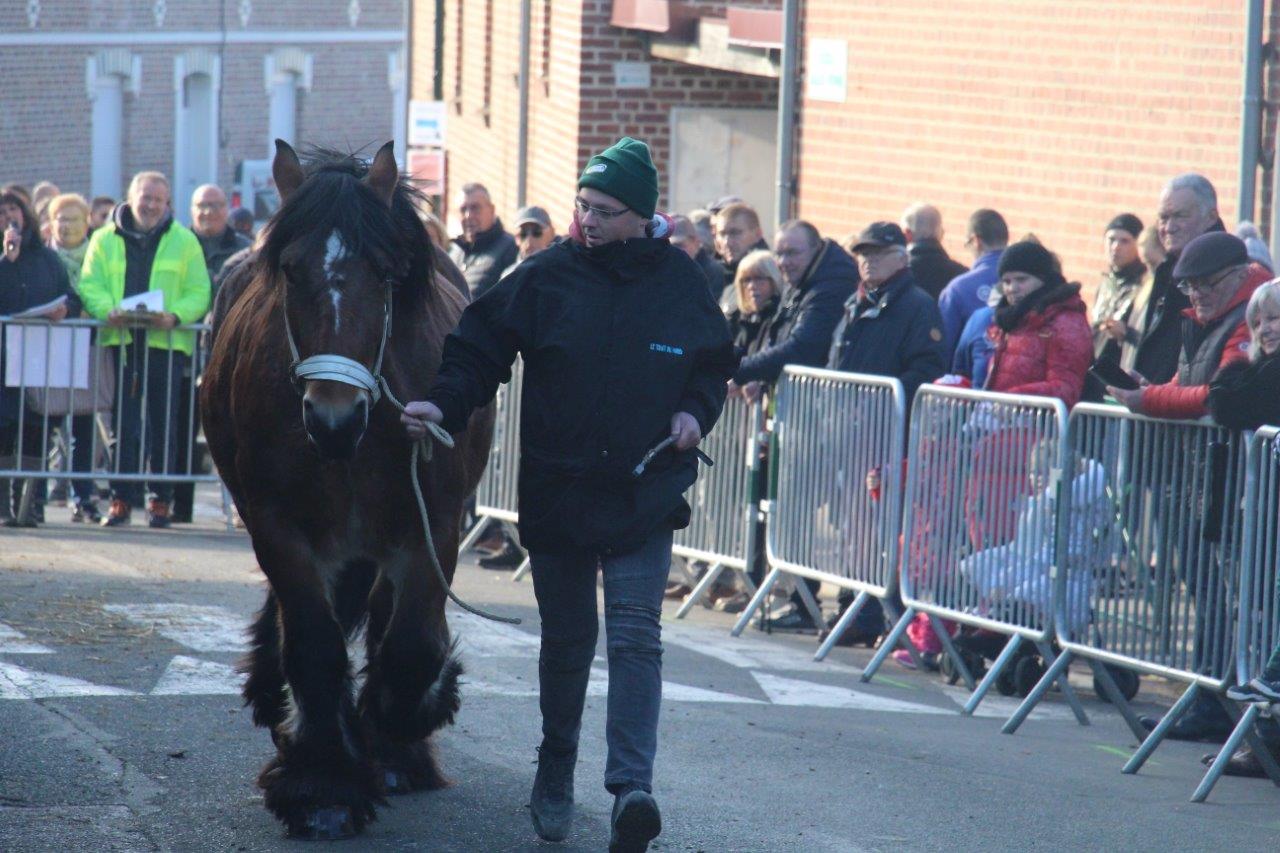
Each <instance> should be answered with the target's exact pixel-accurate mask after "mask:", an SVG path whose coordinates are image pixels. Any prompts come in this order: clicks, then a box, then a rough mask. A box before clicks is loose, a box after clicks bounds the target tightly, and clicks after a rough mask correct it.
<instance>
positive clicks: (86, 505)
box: [71, 501, 102, 524]
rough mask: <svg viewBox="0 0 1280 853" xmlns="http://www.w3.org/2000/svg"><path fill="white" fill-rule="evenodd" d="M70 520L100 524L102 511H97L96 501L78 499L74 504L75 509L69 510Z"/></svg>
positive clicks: (78, 522)
mask: <svg viewBox="0 0 1280 853" xmlns="http://www.w3.org/2000/svg"><path fill="white" fill-rule="evenodd" d="M71 520H72V521H74V522H75V523H77V524H80V523H81V522H85V523H88V524H101V523H102V513H100V512H98V504H97V503H96V502H94V501H80V502H79V503H78V504H76V507H75V509H73V510H71Z"/></svg>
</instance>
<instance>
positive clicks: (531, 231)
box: [520, 225, 542, 239]
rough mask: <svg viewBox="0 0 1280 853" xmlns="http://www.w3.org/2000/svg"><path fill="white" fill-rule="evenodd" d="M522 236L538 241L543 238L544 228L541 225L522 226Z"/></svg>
mask: <svg viewBox="0 0 1280 853" xmlns="http://www.w3.org/2000/svg"><path fill="white" fill-rule="evenodd" d="M520 236H521V237H533V238H534V239H537V238H539V237H541V236H542V226H541V225H521V226H520Z"/></svg>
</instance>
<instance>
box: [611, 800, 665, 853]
mask: <svg viewBox="0 0 1280 853" xmlns="http://www.w3.org/2000/svg"><path fill="white" fill-rule="evenodd" d="M611 827H612V828H611V830H610V832H609V853H644V851H646V850H648V849H649V842H650V841H652V840H653V839H655V838H657V837H658V834H659V833H660V832H662V815H661V814H660V813H659V812H658V803H657V801H656V800H654V799H653V795H652V794H650V793H649V792H648V791H642V790H640V789H639V788H633V789H631V790H629V791H624V792H623V793H621V794H619V795H618V798H617V799H616V800H614V802H613V820H612V822H611Z"/></svg>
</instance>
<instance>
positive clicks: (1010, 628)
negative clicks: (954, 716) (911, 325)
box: [862, 385, 1087, 724]
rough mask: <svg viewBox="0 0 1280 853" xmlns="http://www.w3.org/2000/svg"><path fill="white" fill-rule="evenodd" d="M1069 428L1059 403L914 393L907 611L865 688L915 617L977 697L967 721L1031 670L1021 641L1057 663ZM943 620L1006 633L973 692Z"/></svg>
mask: <svg viewBox="0 0 1280 853" xmlns="http://www.w3.org/2000/svg"><path fill="white" fill-rule="evenodd" d="M1066 424H1067V410H1066V407H1065V406H1064V405H1063V403H1062V401H1061V400H1056V399H1051V398H1046V397H1032V396H1025V395H1013V394H999V393H994V392H987V391H973V390H968V389H962V388H951V387H942V386H937V385H926V386H924V387H922V388H921V389H920V391H919V392H918V393H917V395H916V398H915V404H914V408H913V410H912V417H911V442H910V452H909V453H908V456H907V458H908V466H907V483H906V489H905V496H904V502H903V513H902V532H903V553H904V556H903V560H902V569H901V585H902V599H903V601H904V603H905V604H906V606H907V607H906V611H905V613H904V614H903V615H902V617H901V618H900V619H899V620H898V622H897V624H895V625H894V627H893V629H892V631H891V632H890V634H889V636H888V638H887V639H886V641H885V642H884V643H882V644H881V647H880V650H879V651H878V652H877V654H876V655H875V657H874V658H873V659H872V660H871V662H870V664H868V666H867V668H866V670H864V672H863V674H862V680H864V681H868V680H870V679H871V678H872V677H873V676H874V675H875V673H876V671H877V670H878V669H879V667H880V665H881V664H882V663H883V662H884V659H885V657H886V656H888V654H889V652H890V651H892V649H893V647H894V646H896V645H897V644H898V642H899V641H900V640H901V637H902V634H903V632H904V631H905V630H906V628H907V626H908V624H909V623H910V622H911V621H912V620H913V619H914V618H915V616H916V614H917V613H924V614H926V615H927V617H928V620H929V623H930V624H931V626H932V627H933V630H934V632H935V633H936V634H937V636H938V639H939V640H940V642H941V644H942V647H943V650H944V652H945V654H946V655H947V656H948V658H949V660H950V662H951V665H952V666H954V667H955V672H956V673H957V674H958V675H959V677H962V678H963V679H964V681H965V683H966V684H967V685H968V686H969V687H970V688H971V689H973V690H974V692H973V695H972V696H971V697H970V698H969V701H968V703H967V704H966V705H965V707H964V713H966V714H972V713H973V712H974V711H975V710H976V709H977V707H978V705H979V704H980V703H981V702H982V699H983V698H984V697H985V696H986V694H987V692H988V691H989V690H990V688H991V687H992V686H993V685H995V684H996V682H997V680H998V679H1000V678H1001V676H1002V674H1003V673H1004V672H1005V670H1006V669H1007V668H1009V667H1011V666H1014V665H1015V664H1016V665H1017V666H1018V667H1022V668H1024V669H1025V667H1026V666H1028V665H1034V658H1033V657H1031V656H1028V655H1024V656H1022V658H1021V659H1019V658H1018V651H1019V649H1020V648H1021V647H1022V646H1023V644H1024V643H1031V644H1032V645H1033V647H1034V648H1035V650H1036V651H1038V652H1039V654H1040V656H1041V658H1042V659H1043V660H1044V661H1045V664H1046V665H1048V664H1051V663H1052V662H1053V661H1054V658H1055V655H1054V651H1053V649H1052V648H1051V646H1050V639H1051V637H1052V632H1053V585H1052V580H1051V570H1052V566H1053V549H1054V535H1053V533H1054V513H1055V510H1054V506H1055V502H1056V501H1057V500H1058V499H1059V498H1058V492H1059V490H1060V489H1061V488H1062V483H1061V482H1060V478H1061V473H1062V471H1063V470H1064V467H1065V466H1064V451H1065V447H1064V438H1065V433H1066ZM942 619H949V620H952V621H954V622H958V623H960V624H962V625H966V626H969V627H971V628H974V629H985V630H987V631H991V632H995V633H996V634H1001V635H1005V636H1008V637H1009V639H1008V641H1007V642H1006V643H1005V644H1004V646H1003V649H1002V650H1001V652H1000V653H999V655H998V657H996V659H995V662H994V663H993V664H992V666H991V668H990V670H988V672H987V674H986V677H985V678H984V679H983V680H982V682H981V684H978V685H976V687H975V684H974V678H973V675H972V673H971V671H970V668H969V666H968V665H967V663H966V659H965V656H964V655H962V654H961V653H960V651H959V650H958V649H957V647H956V645H955V643H953V641H952V638H951V636H950V634H949V632H948V630H947V629H946V626H944V625H943V624H942V621H941V620H942ZM969 660H973V657H972V656H971V657H970V658H969ZM1022 661H1028V663H1027V664H1024V663H1023V662H1022ZM1016 674H1017V673H1016V671H1015V675H1016ZM1036 674H1038V672H1037V673H1036ZM1060 684H1061V687H1062V692H1063V695H1064V696H1065V697H1066V699H1067V701H1068V702H1069V703H1070V704H1071V707H1072V709H1073V711H1074V712H1075V714H1076V717H1077V719H1079V720H1080V721H1081V723H1082V724H1083V723H1086V722H1087V718H1086V717H1085V715H1084V709H1083V707H1082V706H1081V705H1080V702H1079V700H1078V699H1077V698H1076V696H1075V694H1074V692H1073V691H1072V690H1071V687H1070V686H1069V685H1068V684H1067V682H1066V679H1065V678H1062V679H1061V680H1060Z"/></svg>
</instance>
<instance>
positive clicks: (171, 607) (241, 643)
mask: <svg viewBox="0 0 1280 853" xmlns="http://www.w3.org/2000/svg"><path fill="white" fill-rule="evenodd" d="M103 609H104V610H106V611H108V612H110V613H119V614H120V615H122V616H124V617H125V618H127V619H129V620H130V621H131V622H137V623H138V624H139V625H146V626H147V627H149V628H152V629H153V630H155V632H156V633H158V634H160V635H161V636H163V637H168V638H169V639H170V640H173V641H174V642H175V643H178V644H180V645H183V646H186V647H187V648H189V649H192V650H193V651H197V652H244V651H248V649H249V645H248V643H247V642H246V640H245V632H246V631H247V630H248V627H249V622H248V620H247V619H246V618H245V617H244V616H242V615H240V614H238V613H234V612H232V611H230V610H228V609H227V608H225V607H210V606H206V605H200V604H108V605H106V606H105V607H104V608H103Z"/></svg>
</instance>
